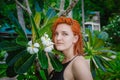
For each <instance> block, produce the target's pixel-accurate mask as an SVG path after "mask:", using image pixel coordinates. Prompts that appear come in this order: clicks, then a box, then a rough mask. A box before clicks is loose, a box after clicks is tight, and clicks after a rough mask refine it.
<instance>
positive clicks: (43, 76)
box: [40, 70, 47, 80]
mask: <svg viewBox="0 0 120 80" xmlns="http://www.w3.org/2000/svg"><path fill="white" fill-rule="evenodd" d="M40 75H41V77H42V79H43V80H47V78H46V76H45V72H44V70H40Z"/></svg>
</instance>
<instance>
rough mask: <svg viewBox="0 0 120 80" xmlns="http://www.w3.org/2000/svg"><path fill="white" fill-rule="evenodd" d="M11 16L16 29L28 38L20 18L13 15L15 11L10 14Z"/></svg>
mask: <svg viewBox="0 0 120 80" xmlns="http://www.w3.org/2000/svg"><path fill="white" fill-rule="evenodd" d="M9 18H10V20H11V21H12V22H13V24H15V28H14V29H15V31H16V32H17V33H18V34H19V35H20V36H22V37H24V38H26V39H27V37H26V35H27V34H25V32H24V29H23V28H22V26H21V25H20V24H19V22H18V20H17V19H16V17H15V16H14V15H13V13H10V15H9Z"/></svg>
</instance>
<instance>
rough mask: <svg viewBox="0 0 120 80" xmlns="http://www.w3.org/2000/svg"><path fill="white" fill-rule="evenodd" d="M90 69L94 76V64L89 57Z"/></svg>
mask: <svg viewBox="0 0 120 80" xmlns="http://www.w3.org/2000/svg"><path fill="white" fill-rule="evenodd" d="M90 69H91V72H92V76H93V77H95V76H96V66H95V63H94V61H93V59H92V58H91V59H90Z"/></svg>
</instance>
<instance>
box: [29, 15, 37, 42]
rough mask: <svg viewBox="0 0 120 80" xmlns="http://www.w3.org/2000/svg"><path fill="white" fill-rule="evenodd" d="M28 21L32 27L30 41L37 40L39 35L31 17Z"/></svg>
mask: <svg viewBox="0 0 120 80" xmlns="http://www.w3.org/2000/svg"><path fill="white" fill-rule="evenodd" d="M30 21H31V25H32V39H33V41H34V40H36V39H38V38H39V33H38V29H37V26H36V24H35V21H34V18H33V16H30Z"/></svg>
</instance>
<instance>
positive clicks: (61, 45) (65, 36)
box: [54, 23, 78, 51]
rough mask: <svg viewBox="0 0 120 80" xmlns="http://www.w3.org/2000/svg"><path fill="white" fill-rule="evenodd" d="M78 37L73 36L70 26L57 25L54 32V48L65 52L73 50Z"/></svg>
mask: <svg viewBox="0 0 120 80" xmlns="http://www.w3.org/2000/svg"><path fill="white" fill-rule="evenodd" d="M77 39H78V37H77V36H74V34H73V32H72V30H71V26H70V25H67V24H64V23H63V24H59V25H58V26H57V28H56V30H55V38H54V42H55V47H56V49H57V50H60V51H66V50H71V49H72V50H73V47H74V43H75V42H76V41H77Z"/></svg>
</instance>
